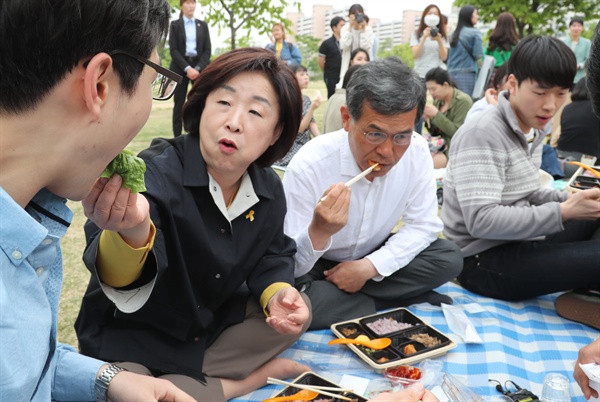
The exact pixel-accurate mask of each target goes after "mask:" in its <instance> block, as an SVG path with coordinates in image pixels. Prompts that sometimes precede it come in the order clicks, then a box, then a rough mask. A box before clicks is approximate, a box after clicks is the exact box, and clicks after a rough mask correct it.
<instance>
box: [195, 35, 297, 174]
mask: <svg viewBox="0 0 600 402" xmlns="http://www.w3.org/2000/svg"><path fill="white" fill-rule="evenodd" d="M245 72H256V73H262V74H264V76H265V77H266V78H267V79H268V80H269V81H270V82H271V85H273V90H274V91H275V94H276V95H277V100H278V102H279V111H280V113H279V121H278V122H277V128H281V129H282V132H281V135H280V136H279V139H277V142H275V144H273V146H271V147H269V148H268V149H267V150H266V151H265V153H263V154H262V155H261V156H260V157H259V158H258V159H257V160H256V162H255V163H256V164H257V165H258V166H260V167H267V166H271V165H272V164H273V163H274V162H275V161H278V160H279V159H281V158H283V157H284V156H285V154H287V152H288V151H289V149H290V148H291V147H292V144H293V143H294V140H295V139H296V136H297V135H298V128H299V127H300V121H301V119H302V92H301V91H300V86H299V85H298V81H297V80H296V76H295V75H294V73H293V72H292V70H291V69H290V68H289V67H288V66H287V64H286V63H285V62H284V61H281V60H279V59H277V58H276V57H275V54H274V53H273V52H271V51H270V50H267V49H262V48H257V47H248V48H242V49H236V50H232V51H231V52H227V53H224V54H222V55H221V56H219V57H217V58H216V59H215V60H214V61H213V62H211V63H210V64H209V65H208V66H207V67H206V68H205V69H204V70H202V72H201V73H200V77H199V78H198V79H197V80H196V81H195V82H194V85H193V86H192V89H191V90H190V93H189V94H188V100H187V102H186V103H185V105H183V125H184V127H185V130H186V131H187V132H188V133H189V135H196V136H198V135H200V133H199V125H200V117H201V116H202V111H203V110H204V105H205V103H206V98H207V97H208V95H209V94H210V93H211V92H212V91H214V90H215V89H217V88H220V87H222V86H223V85H224V84H225V83H226V82H228V81H229V80H231V79H232V78H233V77H235V76H236V75H238V74H241V73H245ZM208 118H210V117H208Z"/></svg>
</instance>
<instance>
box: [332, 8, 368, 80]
mask: <svg viewBox="0 0 600 402" xmlns="http://www.w3.org/2000/svg"><path fill="white" fill-rule="evenodd" d="M372 46H373V29H372V28H371V27H370V26H368V24H367V19H366V18H365V11H364V9H363V7H362V6H361V5H360V4H353V5H351V6H350V9H349V10H348V23H347V24H346V25H344V27H343V28H342V34H341V39H340V47H341V48H342V68H341V70H340V77H343V76H344V75H345V74H346V71H348V67H349V66H350V58H351V54H352V51H353V50H355V49H357V48H363V49H365V50H366V51H367V52H370V51H371V47H372ZM340 85H341V83H340V82H338V86H340Z"/></svg>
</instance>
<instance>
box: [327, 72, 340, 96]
mask: <svg viewBox="0 0 600 402" xmlns="http://www.w3.org/2000/svg"><path fill="white" fill-rule="evenodd" d="M324 81H325V86H326V87H327V99H329V98H331V95H333V94H334V92H335V86H336V85H337V83H338V82H339V81H340V77H324Z"/></svg>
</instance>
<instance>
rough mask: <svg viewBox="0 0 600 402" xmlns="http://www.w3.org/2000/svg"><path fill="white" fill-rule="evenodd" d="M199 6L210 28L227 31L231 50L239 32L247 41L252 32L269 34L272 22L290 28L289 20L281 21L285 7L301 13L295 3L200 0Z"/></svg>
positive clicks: (281, 0)
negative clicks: (292, 7) (293, 7)
mask: <svg viewBox="0 0 600 402" xmlns="http://www.w3.org/2000/svg"><path fill="white" fill-rule="evenodd" d="M169 1H173V0H169ZM200 3H201V4H202V6H203V7H207V9H208V10H207V11H206V12H205V14H204V20H205V21H206V22H207V23H208V25H209V26H214V27H217V28H218V30H219V33H220V32H221V30H222V29H228V30H229V32H230V34H229V35H230V36H229V38H230V40H231V41H230V44H231V49H232V50H233V49H235V48H236V47H237V37H238V31H239V30H241V31H242V32H245V37H246V38H248V37H249V36H250V32H251V31H252V30H256V31H258V33H259V34H260V35H264V34H267V33H269V32H270V31H271V28H272V26H273V24H274V23H275V22H281V23H283V24H284V25H285V26H286V27H289V26H290V24H291V23H290V21H289V20H286V19H284V18H283V15H284V12H285V10H286V9H287V8H288V6H290V5H292V6H295V7H297V8H298V11H300V3H298V2H297V1H296V0H291V1H290V0H278V1H272V0H201V1H200Z"/></svg>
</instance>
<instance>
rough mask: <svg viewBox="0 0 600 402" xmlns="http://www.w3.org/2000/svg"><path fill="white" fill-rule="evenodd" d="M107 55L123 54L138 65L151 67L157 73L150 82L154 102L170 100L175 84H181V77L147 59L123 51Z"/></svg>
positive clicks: (114, 51)
mask: <svg viewBox="0 0 600 402" xmlns="http://www.w3.org/2000/svg"><path fill="white" fill-rule="evenodd" d="M109 54H110V55H111V56H112V55H115V54H124V55H127V56H129V57H133V58H134V59H136V60H137V61H139V62H140V63H144V64H145V65H147V66H149V67H152V68H153V69H154V71H156V72H157V75H156V79H154V81H153V82H152V99H154V100H159V101H164V100H167V99H169V98H171V96H173V94H174V93H175V87H176V86H177V84H181V79H182V77H181V75H179V74H177V73H175V72H173V71H171V70H169V69H168V68H164V67H163V66H161V65H159V64H156V63H154V62H152V61H150V60H148V59H144V58H143V57H140V56H138V55H135V54H133V53H129V52H127V51H125V50H113V51H112V52H110V53H109Z"/></svg>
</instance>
